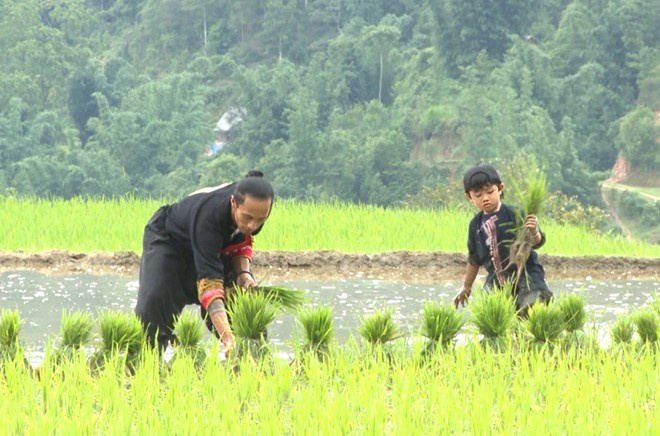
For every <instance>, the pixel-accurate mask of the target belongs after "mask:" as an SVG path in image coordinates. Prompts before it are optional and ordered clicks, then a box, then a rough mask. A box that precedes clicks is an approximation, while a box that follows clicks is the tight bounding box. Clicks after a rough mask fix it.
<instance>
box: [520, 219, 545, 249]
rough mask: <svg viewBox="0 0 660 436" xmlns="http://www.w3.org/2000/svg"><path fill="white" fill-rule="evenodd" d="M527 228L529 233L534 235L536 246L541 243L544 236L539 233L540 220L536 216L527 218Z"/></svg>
mask: <svg viewBox="0 0 660 436" xmlns="http://www.w3.org/2000/svg"><path fill="white" fill-rule="evenodd" d="M524 225H525V228H526V229H527V230H528V231H529V234H530V235H532V238H533V239H534V244H538V243H540V242H541V239H542V236H541V232H539V220H538V218H537V217H536V215H527V218H525V224H524Z"/></svg>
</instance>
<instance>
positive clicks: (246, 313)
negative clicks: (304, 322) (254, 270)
mask: <svg viewBox="0 0 660 436" xmlns="http://www.w3.org/2000/svg"><path fill="white" fill-rule="evenodd" d="M276 312H277V309H276V307H275V306H274V305H273V304H272V302H271V300H270V298H269V297H268V296H267V295H266V294H264V293H261V292H250V291H246V290H242V289H240V288H238V289H237V291H236V292H234V293H233V294H232V296H231V298H230V299H228V301H227V313H228V315H229V317H230V319H231V326H232V330H233V333H234V336H235V344H234V349H233V350H232V353H233V356H232V357H233V358H234V360H235V361H240V360H243V359H244V358H251V359H253V360H256V361H260V360H263V359H265V358H266V357H267V356H268V355H269V354H270V350H269V347H268V344H267V343H266V338H267V330H268V326H269V325H270V324H271V323H272V322H273V320H274V319H275V314H276Z"/></svg>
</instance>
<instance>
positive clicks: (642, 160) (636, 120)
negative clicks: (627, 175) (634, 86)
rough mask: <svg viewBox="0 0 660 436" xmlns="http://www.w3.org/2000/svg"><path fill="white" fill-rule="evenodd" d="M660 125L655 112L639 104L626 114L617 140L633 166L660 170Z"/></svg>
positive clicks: (620, 124) (648, 169)
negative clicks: (659, 140)
mask: <svg viewBox="0 0 660 436" xmlns="http://www.w3.org/2000/svg"><path fill="white" fill-rule="evenodd" d="M658 138H660V127H658V125H657V124H656V122H655V114H654V113H653V111H652V110H651V109H649V108H647V107H644V106H639V107H637V108H636V109H635V110H633V111H631V112H629V113H628V114H627V115H626V116H624V117H623V118H622V119H621V121H620V123H619V129H618V135H617V137H616V142H617V145H618V147H619V149H620V150H621V152H622V153H623V155H624V157H625V158H626V159H628V161H629V162H630V164H631V165H632V166H633V168H636V169H638V170H645V171H658V170H660V144H658Z"/></svg>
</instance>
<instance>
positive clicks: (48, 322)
mask: <svg viewBox="0 0 660 436" xmlns="http://www.w3.org/2000/svg"><path fill="white" fill-rule="evenodd" d="M278 285H283V286H288V287H291V288H298V289H303V290H305V291H306V293H307V295H308V298H309V300H310V302H311V304H313V305H319V304H324V305H330V306H332V307H333V308H334V320H335V332H336V336H337V338H338V340H339V341H340V343H341V342H344V341H346V339H348V338H349V337H350V336H355V335H357V326H358V325H359V322H360V317H362V316H365V315H369V314H371V313H373V312H374V311H375V310H378V309H383V308H391V309H392V310H393V311H394V318H395V320H396V321H397V323H398V325H399V326H401V328H402V330H403V331H406V332H411V333H412V334H415V332H416V331H417V329H418V328H419V326H420V325H421V313H422V307H423V304H424V302H425V301H428V300H437V301H440V302H450V301H451V300H452V298H453V296H454V294H455V293H456V290H457V289H458V288H459V287H460V284H459V283H456V282H443V283H435V284H428V285H420V284H415V285H401V284H393V283H389V282H385V281H379V280H366V279H351V280H335V281H325V282H311V281H305V282H298V281H289V282H283V283H278ZM549 285H550V287H551V289H552V290H553V291H554V292H555V296H559V295H562V294H564V293H569V292H579V293H581V294H582V295H583V296H584V298H585V302H586V304H587V310H588V313H589V319H588V324H589V326H591V327H592V328H596V329H597V330H598V331H599V336H600V337H601V341H602V342H604V343H607V342H608V338H607V336H608V334H607V331H608V330H609V329H608V325H609V324H611V322H612V321H613V320H614V319H616V317H618V316H619V315H621V314H625V313H628V312H631V311H632V310H634V309H636V308H638V307H640V306H642V305H644V304H647V303H648V302H650V301H651V300H652V298H653V294H654V293H660V282H659V281H655V280H651V281H649V280H646V281H635V280H629V281H607V282H598V281H592V280H587V281H563V280H562V281H551V282H549ZM137 289H138V283H137V278H135V277H133V278H131V277H121V276H113V275H107V276H105V275H57V276H53V275H45V274H42V273H38V272H33V271H13V272H4V273H2V274H1V275H0V309H19V311H20V314H21V319H22V320H23V323H24V324H23V328H22V330H21V338H22V340H23V342H24V343H25V345H26V346H27V347H28V349H30V350H31V351H32V352H33V353H37V354H40V352H41V351H43V349H44V346H45V344H46V342H47V341H48V340H49V339H50V340H53V341H57V338H58V336H59V328H60V321H61V315H62V311H63V310H82V311H87V312H89V313H91V314H93V315H96V314H97V313H98V311H100V310H105V309H112V310H121V311H125V312H127V313H128V312H130V311H132V309H133V307H135V302H136V298H137ZM187 310H196V307H195V306H190V307H189V308H187ZM461 310H464V309H461ZM298 333H299V330H298V327H297V325H296V322H295V319H294V318H293V317H292V316H291V315H287V314H282V315H280V316H278V318H277V319H276V320H275V322H274V325H273V326H272V327H271V328H270V329H269V334H270V338H271V342H272V343H273V344H275V345H276V346H277V348H278V349H281V350H290V349H291V343H292V342H293V340H294V337H295V336H296V335H297V334H298ZM207 338H210V335H207Z"/></svg>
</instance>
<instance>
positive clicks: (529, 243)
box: [508, 159, 548, 284]
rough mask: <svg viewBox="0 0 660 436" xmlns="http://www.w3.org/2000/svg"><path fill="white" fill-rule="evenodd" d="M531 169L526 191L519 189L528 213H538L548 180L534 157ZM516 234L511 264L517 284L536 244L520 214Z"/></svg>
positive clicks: (523, 205) (510, 251) (511, 251)
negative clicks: (514, 269)
mask: <svg viewBox="0 0 660 436" xmlns="http://www.w3.org/2000/svg"><path fill="white" fill-rule="evenodd" d="M530 165H531V171H529V173H528V175H527V179H526V184H527V187H526V189H525V190H524V192H520V191H521V190H520V189H516V190H517V191H518V196H519V197H520V201H521V207H522V209H523V210H524V211H525V214H526V215H536V216H538V215H539V214H540V213H541V209H542V206H543V201H544V200H545V197H546V195H547V193H548V181H547V176H546V174H545V172H543V171H541V170H535V166H536V164H535V162H534V160H533V159H532V161H531V163H530ZM516 227H517V229H516V236H515V238H514V240H513V242H512V243H511V246H510V247H509V259H508V264H509V265H515V267H516V280H515V283H516V284H517V283H518V282H519V281H520V278H521V276H522V272H523V270H524V268H525V263H526V262H527V259H528V258H529V255H530V254H531V252H532V247H533V246H534V234H533V233H532V232H531V231H530V230H529V229H527V228H526V227H525V226H524V220H523V217H522V216H520V217H518V219H517V222H516Z"/></svg>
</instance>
